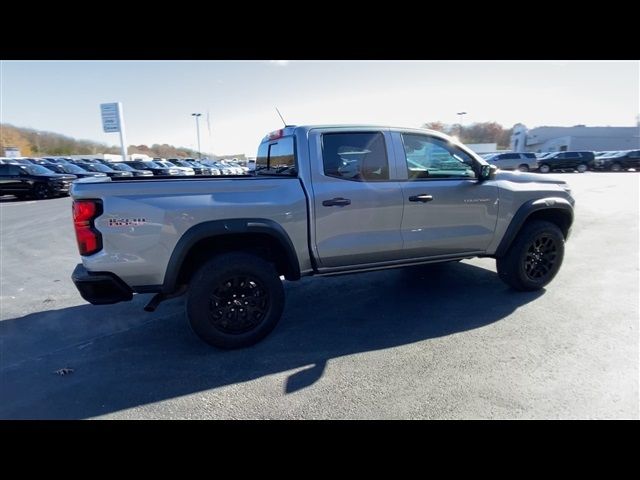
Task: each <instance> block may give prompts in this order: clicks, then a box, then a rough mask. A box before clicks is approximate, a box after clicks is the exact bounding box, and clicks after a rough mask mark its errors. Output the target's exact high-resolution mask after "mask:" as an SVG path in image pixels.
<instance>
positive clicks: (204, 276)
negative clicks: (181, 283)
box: [186, 253, 284, 349]
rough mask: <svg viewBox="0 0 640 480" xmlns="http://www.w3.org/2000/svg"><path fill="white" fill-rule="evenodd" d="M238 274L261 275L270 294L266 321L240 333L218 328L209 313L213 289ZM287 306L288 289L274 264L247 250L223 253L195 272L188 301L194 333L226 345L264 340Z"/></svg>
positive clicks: (239, 344)
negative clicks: (285, 305) (246, 252)
mask: <svg viewBox="0 0 640 480" xmlns="http://www.w3.org/2000/svg"><path fill="white" fill-rule="evenodd" d="M234 275H250V276H253V277H255V278H257V279H258V280H259V281H260V282H261V283H262V286H263V288H264V289H265V290H266V291H267V295H268V296H269V307H268V310H267V312H266V314H265V316H264V319H263V320H262V322H260V323H259V324H258V325H257V326H256V327H255V328H254V329H252V330H250V331H248V332H244V333H240V334H231V333H225V332H222V331H220V330H218V329H217V328H216V327H215V326H214V325H213V324H212V323H211V321H210V317H209V297H210V295H211V292H212V291H213V290H214V289H215V288H216V286H217V285H219V284H220V283H221V282H222V281H224V280H226V279H227V278H229V276H234ZM283 309H284V289H283V286H282V281H281V280H280V278H279V276H278V274H277V273H276V270H275V268H274V267H273V265H271V264H270V263H268V262H267V261H265V260H264V259H262V258H260V257H258V256H255V255H251V254H245V253H229V254H223V255H220V256H217V257H215V258H213V259H211V260H210V261H208V262H207V263H205V264H204V265H203V266H202V267H201V268H200V269H199V270H198V271H197V272H196V274H195V275H194V276H193V278H192V281H191V283H190V286H189V292H188V295H187V301H186V312H187V316H188V319H189V325H190V326H191V328H192V330H193V331H194V333H195V334H196V335H197V336H198V337H200V339H202V340H203V341H205V342H206V343H208V344H210V345H213V346H215V347H218V348H223V349H233V348H243V347H248V346H250V345H253V344H255V343H257V342H258V341H260V340H262V339H263V338H264V337H265V336H267V335H268V334H269V333H270V332H271V331H272V330H273V329H274V328H275V326H276V324H277V323H278V321H279V320H280V317H281V316H282V311H283Z"/></svg>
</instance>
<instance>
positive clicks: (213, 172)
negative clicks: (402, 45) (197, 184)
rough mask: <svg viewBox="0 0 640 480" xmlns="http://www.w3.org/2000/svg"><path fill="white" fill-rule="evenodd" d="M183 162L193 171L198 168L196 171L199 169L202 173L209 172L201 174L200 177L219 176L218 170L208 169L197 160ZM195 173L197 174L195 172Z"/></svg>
mask: <svg viewBox="0 0 640 480" xmlns="http://www.w3.org/2000/svg"><path fill="white" fill-rule="evenodd" d="M185 161H186V162H187V163H188V164H189V165H191V166H192V167H193V169H194V170H195V169H196V168H198V169H201V170H202V171H203V172H209V173H203V174H202V175H220V170H218V169H217V168H213V167H209V166H207V165H205V164H204V163H200V162H199V161H197V160H185ZM196 173H198V172H197V171H196Z"/></svg>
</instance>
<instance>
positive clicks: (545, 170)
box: [539, 163, 551, 173]
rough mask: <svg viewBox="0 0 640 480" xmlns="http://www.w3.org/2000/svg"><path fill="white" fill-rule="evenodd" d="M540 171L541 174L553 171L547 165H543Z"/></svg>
mask: <svg viewBox="0 0 640 480" xmlns="http://www.w3.org/2000/svg"><path fill="white" fill-rule="evenodd" d="M539 170H540V173H549V172H550V171H551V167H550V166H549V165H547V164H546V163H543V164H542V165H540V168H539Z"/></svg>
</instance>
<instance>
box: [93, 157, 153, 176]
mask: <svg viewBox="0 0 640 480" xmlns="http://www.w3.org/2000/svg"><path fill="white" fill-rule="evenodd" d="M102 164H103V165H106V166H107V167H109V168H113V169H114V170H117V171H119V172H131V174H132V175H133V176H134V177H152V176H153V173H151V172H150V171H149V170H138V169H136V168H132V167H130V166H129V165H127V164H126V163H124V162H109V161H107V160H103V161H102Z"/></svg>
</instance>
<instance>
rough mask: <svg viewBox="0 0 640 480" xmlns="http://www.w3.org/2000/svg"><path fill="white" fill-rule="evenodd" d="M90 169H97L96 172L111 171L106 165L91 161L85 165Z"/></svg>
mask: <svg viewBox="0 0 640 480" xmlns="http://www.w3.org/2000/svg"><path fill="white" fill-rule="evenodd" d="M87 167H88V168H89V169H90V170H97V171H98V172H113V170H112V169H110V168H109V167H107V166H106V165H102V164H101V163H92V164H90V165H87Z"/></svg>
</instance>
